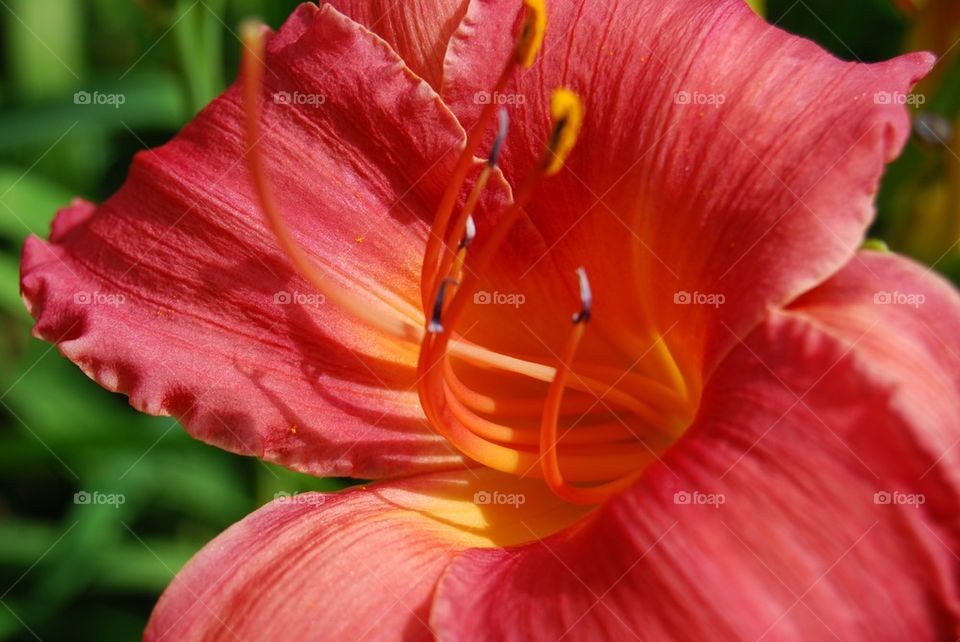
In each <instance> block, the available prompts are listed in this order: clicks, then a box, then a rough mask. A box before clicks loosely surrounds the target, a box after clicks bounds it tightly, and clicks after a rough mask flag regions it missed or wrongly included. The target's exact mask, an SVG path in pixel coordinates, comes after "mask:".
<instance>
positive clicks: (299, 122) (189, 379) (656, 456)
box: [22, 0, 960, 641]
mask: <svg viewBox="0 0 960 642" xmlns="http://www.w3.org/2000/svg"><path fill="white" fill-rule="evenodd" d="M548 9H549V10H548V11H547V12H546V13H545V12H544V9H543V6H542V4H541V3H539V2H534V1H533V0H527V1H526V2H521V0H470V1H468V0H437V1H436V2H413V3H407V4H405V5H404V7H403V10H402V11H401V10H397V8H396V7H395V4H394V3H393V2H392V1H389V0H336V1H335V2H331V3H324V4H323V5H322V6H320V7H317V6H315V5H310V4H305V5H303V6H301V7H300V8H299V9H297V10H296V12H295V13H294V14H293V15H292V16H291V17H290V18H289V19H288V21H287V22H286V24H285V25H284V26H283V27H282V28H281V29H280V30H279V31H278V32H276V33H268V32H266V31H265V30H259V29H255V28H249V29H247V30H246V32H245V34H244V35H245V42H246V46H247V51H246V55H245V65H244V71H243V73H242V75H241V76H242V77H241V80H240V81H239V82H238V83H237V84H236V85H234V86H233V87H231V88H230V89H229V90H228V91H227V92H226V93H225V94H224V95H223V96H221V97H220V98H218V99H217V100H216V101H214V102H213V103H212V104H211V105H210V106H209V107H207V108H206V109H205V110H204V111H203V112H202V113H201V114H200V115H198V116H197V118H196V119H195V120H194V121H193V122H192V123H190V124H189V125H188V126H187V127H186V128H185V129H184V130H183V131H182V132H181V133H180V134H179V135H178V136H177V137H176V138H175V139H174V140H173V141H171V142H170V143H168V144H167V145H165V146H163V147H161V148H159V149H157V150H152V151H149V152H143V153H140V154H138V156H137V157H136V158H135V160H134V162H133V165H132V167H131V170H130V175H129V177H128V179H127V181H126V183H125V184H124V186H123V187H122V188H121V189H120V191H119V192H118V193H117V194H115V195H114V196H113V197H111V198H110V199H109V200H108V201H106V202H105V203H103V204H102V205H99V206H97V205H94V204H92V203H88V202H84V201H77V202H75V203H74V204H73V205H72V206H71V207H69V208H67V209H64V210H62V211H61V212H60V213H59V214H58V216H57V218H56V220H55V221H54V223H53V229H52V232H51V235H50V240H49V241H48V242H45V241H42V240H40V239H36V238H31V239H30V240H29V241H28V242H27V245H26V247H25V249H24V256H23V266H22V289H23V294H24V299H25V301H26V303H27V306H28V307H29V309H30V311H31V313H32V314H33V315H34V317H35V318H36V321H37V323H36V328H35V332H36V334H37V336H39V337H41V338H43V339H45V340H47V341H50V342H53V343H56V345H57V346H58V347H59V349H60V350H61V352H62V353H63V354H64V355H66V356H67V357H68V358H69V359H71V360H72V361H74V362H75V363H76V364H77V365H78V366H80V367H81V368H82V369H83V370H84V372H86V373H87V374H88V375H89V376H90V377H92V378H93V379H95V380H96V381H98V382H99V383H100V384H101V385H103V386H104V387H106V388H108V389H110V390H113V391H117V392H121V393H124V394H126V395H128V396H129V398H130V402H131V404H132V405H133V406H134V407H136V408H138V409H139V410H142V411H144V412H148V413H152V414H167V415H172V416H175V417H177V418H178V419H179V420H180V421H181V422H182V423H183V425H184V426H185V427H186V429H187V430H188V431H189V432H190V433H191V434H192V435H194V436H195V437H197V438H198V439H201V440H204V441H206V442H208V443H212V444H215V445H217V446H220V447H222V448H225V449H228V450H230V451H233V452H237V453H242V454H247V455H254V456H257V457H260V458H263V459H265V460H268V461H272V462H276V463H279V464H282V465H285V466H288V467H291V468H294V469H297V470H301V471H304V472H308V473H311V474H314V475H318V476H330V475H346V476H353V477H358V478H368V479H377V480H382V481H378V482H377V483H375V484H372V485H369V486H364V487H357V488H352V489H348V490H346V491H343V492H341V493H336V494H317V493H314V494H307V495H301V496H296V497H293V498H283V499H280V500H277V501H274V502H272V503H270V504H268V505H267V506H265V507H263V508H262V509H260V510H258V511H257V512H256V513H254V514H252V515H250V516H248V517H247V518H246V519H244V520H243V521H241V522H240V523H238V524H236V525H234V526H233V527H231V528H230V529H228V530H227V531H226V532H224V533H223V534H221V535H220V536H219V537H218V538H217V539H216V540H214V541H213V542H211V543H210V544H209V545H208V546H207V547H205V548H204V549H203V550H202V551H201V552H200V553H198V554H197V556H196V557H195V558H194V559H193V560H192V561H191V562H190V563H189V564H188V565H187V566H186V567H185V568H184V569H183V570H182V571H181V573H180V574H179V575H178V576H177V577H176V579H175V580H174V581H173V582H172V584H171V585H170V587H169V588H168V589H167V591H166V592H165V593H164V595H163V597H162V598H161V599H160V602H159V603H158V605H157V607H156V609H155V611H154V614H153V616H152V619H151V621H150V624H149V626H148V629H147V631H146V634H145V635H146V639H148V640H152V641H159V640H201V639H203V640H212V639H224V640H230V639H239V640H315V639H335V640H341V639H343V640H346V639H353V640H355V639H430V638H432V637H436V638H439V639H444V640H485V639H489V640H513V639H516V640H540V639H544V640H556V639H575V640H581V639H583V640H596V639H632V638H634V637H635V638H638V639H648V640H666V639H683V640H686V639H691V640H693V639H697V640H701V639H711V640H740V639H752V640H760V639H766V640H829V639H834V638H837V639H842V640H848V639H852V640H866V639H870V640H902V639H915V640H935V639H944V638H947V637H950V638H954V637H956V636H957V635H958V634H960V629H958V617H960V601H958V595H960V587H958V579H960V575H958V572H957V571H958V563H957V560H958V557H957V555H958V536H960V532H958V526H960V525H958V518H957V498H958V490H960V479H958V470H960V466H958V458H960V449H957V448H956V447H955V446H956V444H957V443H958V440H960V396H958V394H957V393H958V387H960V333H958V330H960V299H958V296H957V293H956V292H955V291H954V290H953V289H952V288H951V287H950V286H949V285H948V284H946V283H945V282H944V281H942V280H941V279H940V278H938V277H936V276H934V275H933V274H932V273H931V272H930V271H929V270H925V269H924V268H922V267H920V266H918V265H915V264H913V263H911V262H910V261H908V260H906V259H903V258H900V257H897V256H894V255H891V254H884V253H878V252H871V251H860V250H858V248H859V247H860V245H861V244H862V242H863V239H864V234H865V231H866V229H867V227H868V225H869V223H870V221H871V218H872V216H873V213H874V210H873V199H874V195H875V192H876V189H877V185H878V181H879V179H880V176H881V174H882V172H883V167H884V164H885V163H887V162H889V161H890V160H892V159H893V158H894V157H895V156H896V155H897V154H898V153H899V151H900V149H901V148H902V146H903V144H904V141H905V139H906V137H907V135H908V132H909V129H910V126H909V120H908V117H907V112H906V110H905V109H904V108H903V106H902V104H901V101H898V100H885V99H883V97H884V96H900V95H905V94H906V92H909V91H910V88H911V87H912V85H913V84H914V83H915V82H916V81H917V80H918V79H919V78H920V77H922V76H923V74H925V73H926V72H927V71H928V70H929V69H930V67H931V65H932V58H931V57H930V56H928V55H925V54H914V55H908V56H904V57H901V58H898V59H896V60H893V61H890V62H886V63H882V64H875V65H864V64H853V63H846V62H842V61H839V60H837V59H835V58H833V57H832V56H830V55H829V54H827V53H825V52H824V51H823V50H821V49H820V48H819V47H817V46H816V45H814V44H812V43H810V42H807V41H805V40H802V39H800V38H796V37H793V36H790V35H788V34H786V33H783V32H782V31H779V30H777V29H776V28H774V27H771V26H769V25H767V24H766V23H765V22H764V21H763V20H761V19H760V18H759V17H757V16H756V15H755V14H754V13H753V12H752V11H750V9H749V8H748V7H747V5H746V4H745V3H743V2H742V1H741V0H678V1H676V2H658V1H656V0H635V1H633V2H629V3H628V2H613V3H606V2H596V3H591V2H587V1H586V0H557V1H556V2H552V3H550V5H549V8H548ZM500 107H503V108H504V110H505V113H506V114H507V116H508V117H509V133H505V132H506V131H507V129H506V125H507V117H505V116H498V109H499V108H500ZM551 123H552V124H551ZM494 125H497V126H496V127H495V126H494ZM493 130H496V131H493ZM491 147H493V148H495V151H493V152H491V151H490V148H491ZM488 154H489V160H487V161H486V162H485V160H483V159H482V157H483V156H485V155H488ZM571 314H573V315H574V316H573V322H572V323H571V316H570V315H571ZM588 322H589V323H588Z"/></svg>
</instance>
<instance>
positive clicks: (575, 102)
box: [241, 0, 694, 504]
mask: <svg viewBox="0 0 960 642" xmlns="http://www.w3.org/2000/svg"><path fill="white" fill-rule="evenodd" d="M524 11H525V13H524V18H523V22H522V26H521V29H520V33H519V35H518V36H517V39H516V43H515V46H514V49H513V52H512V53H511V55H510V56H509V57H508V59H507V60H506V61H505V62H504V66H503V70H502V72H501V74H500V76H499V77H498V79H497V81H496V83H495V86H494V88H493V92H494V93H495V92H499V91H500V90H501V89H502V88H503V87H504V86H505V85H506V83H507V82H508V81H509V80H510V78H511V77H512V76H513V74H515V73H520V72H522V70H523V69H525V68H528V67H530V66H532V65H533V64H534V63H535V61H536V58H537V55H538V52H539V51H540V49H541V47H542V45H543V42H544V35H545V31H546V24H547V13H546V8H545V6H544V2H543V0H525V2H524ZM263 36H264V28H263V27H262V26H261V25H258V24H254V23H248V24H246V25H244V27H243V29H242V31H241V37H242V40H243V42H244V47H245V53H244V56H243V66H242V70H241V73H242V77H243V96H244V114H245V116H244V125H245V133H246V137H247V140H248V143H249V148H250V150H249V153H248V156H247V162H248V165H249V167H250V171H251V175H252V176H253V182H254V190H255V193H256V196H257V199H258V201H259V204H260V208H261V210H262V211H263V213H264V217H265V219H266V222H267V223H268V225H269V227H270V229H271V230H272V231H273V233H274V235H275V236H276V238H277V240H278V242H279V245H280V247H281V249H282V250H283V252H284V254H285V255H286V256H287V257H288V258H289V259H290V260H291V262H292V263H293V265H294V266H295V267H296V268H297V270H298V271H299V272H300V274H301V275H302V276H304V278H306V279H307V280H308V281H309V282H310V283H311V284H312V285H313V286H314V287H315V288H316V289H317V290H318V291H319V292H321V293H322V294H324V295H325V296H326V299H327V301H329V302H331V303H333V304H335V305H337V306H339V307H340V308H341V309H343V310H344V311H345V312H347V313H348V314H350V315H352V316H353V317H354V318H356V319H358V320H359V321H361V322H363V323H365V324H367V325H368V326H370V327H372V328H374V329H376V330H378V331H379V332H382V333H383V334H385V335H388V336H391V337H394V338H395V339H397V340H399V341H402V342H405V343H409V344H413V345H418V346H419V353H418V360H417V384H416V386H417V394H418V397H419V400H420V404H421V407H422V409H423V411H424V414H425V415H426V417H427V420H428V421H429V423H430V425H431V426H432V427H433V428H434V430H436V431H437V432H438V433H439V434H440V435H442V436H443V437H445V438H446V439H447V440H448V441H449V442H450V444H451V445H453V446H454V447H455V448H456V449H458V450H459V451H460V452H461V453H463V454H464V455H465V456H466V457H468V458H470V459H472V460H474V461H476V462H478V463H480V464H483V465H485V466H488V467H490V468H494V469H496V470H499V471H502V472H505V473H509V474H512V475H516V476H520V477H538V478H541V479H543V481H544V483H545V484H547V486H548V487H549V488H550V489H552V490H553V492H554V493H556V494H557V495H558V496H560V497H561V498H563V499H565V500H566V501H569V502H571V503H577V504H599V503H601V502H603V501H605V500H606V499H607V498H608V497H610V496H611V495H613V494H615V493H616V492H619V491H620V490H623V489H625V488H626V487H628V486H629V485H630V484H632V483H633V482H634V481H635V480H636V479H637V478H638V477H639V476H640V475H642V474H643V471H644V470H645V468H646V467H647V466H648V465H649V464H650V463H651V462H652V461H655V460H656V459H657V457H658V456H659V454H660V453H662V452H663V451H664V450H665V449H666V448H667V447H669V446H670V445H671V444H672V443H673V442H674V441H675V440H676V439H677V437H678V435H679V434H680V433H681V432H682V431H683V430H684V429H685V428H686V426H687V425H689V423H690V421H691V418H692V413H693V410H694V404H693V403H692V402H691V399H690V395H689V390H688V386H687V385H686V382H685V380H684V377H683V375H682V371H681V369H680V368H679V366H678V364H677V362H676V360H675V359H674V358H673V355H672V354H671V352H670V350H669V348H667V347H666V344H665V343H664V342H663V341H662V337H660V336H659V335H657V334H656V333H654V335H655V336H654V341H653V343H652V344H651V346H650V350H648V353H649V354H645V355H644V356H643V357H641V360H640V361H638V363H641V362H643V365H644V368H643V369H642V374H637V373H633V372H627V373H623V372H620V371H618V370H617V369H616V368H615V367H612V366H611V365H609V364H604V363H603V362H602V360H599V361H598V360H597V359H596V358H595V357H594V355H593V353H592V352H591V351H590V350H589V349H585V348H584V346H585V345H586V344H584V340H585V337H586V336H587V327H588V325H591V322H592V321H593V320H594V315H595V310H594V288H593V287H592V284H591V282H590V279H589V277H588V269H587V267H583V266H581V267H579V268H578V269H577V270H576V271H575V273H573V274H572V276H575V278H576V281H575V287H573V288H572V289H574V290H575V291H577V292H578V300H577V301H576V308H575V309H574V310H572V311H571V316H570V317H567V318H566V320H565V319H563V318H558V319H557V320H556V322H557V324H558V326H566V330H565V339H564V341H563V342H562V344H560V345H558V346H550V347H548V351H549V353H550V354H549V356H548V357H545V358H543V359H531V358H530V357H529V356H527V354H528V353H525V354H524V355H521V354H510V353H504V352H498V351H496V350H492V349H490V348H488V347H485V346H482V345H478V344H475V343H472V342H469V341H467V340H466V338H465V336H463V335H462V334H461V333H460V332H458V330H461V329H462V326H463V321H464V315H465V310H466V306H467V305H468V303H469V302H473V300H474V296H475V295H476V294H478V292H479V290H480V286H481V285H482V284H483V282H484V279H485V278H486V277H487V276H488V275H489V273H490V266H491V265H492V264H493V262H494V261H496V259H497V256H498V254H499V253H500V251H501V249H502V248H503V246H504V244H505V243H506V242H507V241H508V237H509V235H510V232H511V230H512V229H513V227H514V225H515V224H516V222H517V221H518V220H519V219H520V217H521V216H522V215H523V214H524V211H525V208H526V207H527V206H528V205H530V203H531V202H533V200H534V199H535V198H536V196H537V193H538V190H539V189H540V188H541V186H542V184H543V183H544V181H547V180H549V179H550V178H551V177H553V176H556V175H557V174H559V173H560V172H561V171H562V170H563V169H564V167H565V166H566V164H567V161H568V159H569V158H570V156H571V154H573V153H574V152H575V148H576V144H577V140H578V139H579V137H580V135H581V131H582V125H583V122H584V105H583V101H582V99H581V97H580V96H579V95H578V94H577V93H576V92H575V91H574V90H572V89H570V88H566V87H558V88H556V89H554V90H553V91H552V93H551V95H550V99H549V104H550V117H551V123H549V128H547V123H544V127H543V130H542V131H540V132H528V133H527V135H528V137H533V136H536V137H539V138H540V139H541V140H544V141H545V142H544V145H543V149H542V151H541V154H540V158H539V159H538V162H537V163H536V164H534V165H533V168H532V170H531V172H530V173H529V175H527V176H525V177H524V178H522V179H521V180H519V181H518V182H517V184H516V185H515V186H514V190H513V200H512V202H510V203H509V204H507V205H505V206H504V207H503V209H502V210H501V211H499V212H496V213H495V215H494V216H492V217H489V218H487V217H485V218H484V219H483V220H490V221H495V224H493V225H492V226H491V227H489V228H488V227H484V226H482V225H481V227H480V229H479V230H478V226H477V219H476V217H475V215H476V214H477V207H478V204H479V203H480V199H481V197H482V195H483V193H484V192H485V190H486V188H487V185H488V182H489V180H490V179H491V178H492V177H495V176H497V177H501V175H500V170H499V168H498V167H499V162H500V159H501V155H502V152H503V150H504V148H505V143H506V140H507V137H508V135H509V129H510V117H509V114H508V112H507V111H506V110H505V109H502V108H501V109H498V108H497V107H496V106H495V105H493V104H490V103H488V104H486V105H484V107H483V108H482V110H481V112H480V115H479V117H478V118H477V121H476V123H475V125H474V126H473V127H472V128H471V129H470V131H469V132H468V133H467V137H466V141H465V143H464V147H463V149H462V150H461V153H460V156H459V157H458V159H457V161H456V164H455V166H454V167H453V170H452V173H451V176H450V181H449V183H448V184H447V186H446V188H445V190H444V192H443V193H442V195H441V197H440V198H439V200H438V202H437V209H436V212H435V215H434V219H433V223H432V226H431V229H430V233H429V234H428V235H427V239H428V240H427V243H426V246H425V249H424V255H423V263H422V267H421V273H420V292H421V306H422V310H423V311H424V317H423V319H422V322H420V323H418V322H417V320H415V319H410V318H406V317H403V316H399V315H397V316H390V315H383V314H381V313H379V312H376V311H373V310H371V309H370V307H369V306H366V305H364V304H363V303H362V302H360V301H358V300H357V298H356V296H354V295H353V294H352V293H350V292H348V291H347V290H345V289H343V288H342V287H340V286H339V285H337V284H336V283H335V282H334V281H332V280H330V279H326V278H324V275H323V274H322V273H321V271H320V270H319V269H318V267H317V266H316V265H314V263H313V262H312V259H311V258H310V257H309V255H308V254H307V252H306V251H305V250H304V249H303V248H302V247H301V246H300V245H299V244H298V243H297V241H296V240H295V239H294V236H293V235H292V234H291V232H290V230H289V229H288V228H287V225H286V223H285V221H284V218H283V216H282V213H281V212H280V210H279V208H278V207H277V205H276V201H275V198H274V194H273V188H272V185H271V182H270V180H269V177H268V175H267V171H266V167H265V163H264V160H263V158H262V156H261V153H260V150H259V146H258V141H259V140H260V138H261V137H262V132H261V127H260V123H259V117H260V108H261V105H260V101H261V100H262V98H261V96H260V93H261V92H260V89H261V84H262V79H263V73H264V66H263V62H262V60H263V58H264V55H263V54H264V51H263V49H264V40H263ZM494 119H495V120H496V123H495V124H494ZM491 127H494V128H495V134H494V136H493V142H492V144H491V146H490V149H489V152H488V154H487V157H486V162H484V163H483V164H482V166H481V167H480V170H479V174H478V175H477V176H476V178H475V179H473V183H472V185H471V186H470V189H469V191H467V190H466V187H465V186H466V184H467V180H468V177H469V175H470V174H471V170H473V169H474V167H475V159H476V157H477V153H478V151H479V149H480V146H481V144H482V142H483V140H484V139H485V138H486V136H487V135H488V129H490V128H491ZM464 192H466V194H467V195H466V198H465V199H462V198H461V197H462V194H463V193H464ZM461 200H462V206H460V207H458V205H459V204H460V203H461ZM482 222H483V221H481V223H482ZM481 232H482V233H481ZM468 258H469V261H468ZM601 293H602V291H601ZM598 303H600V302H598ZM571 307H573V306H571ZM600 317H602V315H600ZM600 317H598V318H600ZM587 342H588V343H589V340H587ZM537 352H538V350H536V349H533V350H531V351H530V352H529V353H533V354H535V353H537ZM647 362H652V363H647ZM655 373H668V374H670V375H671V376H669V377H667V376H658V375H656V374H655ZM487 384H490V385H487ZM518 390H522V391H524V395H525V396H521V394H520V393H518V392H517V391H518ZM530 391H533V392H530Z"/></svg>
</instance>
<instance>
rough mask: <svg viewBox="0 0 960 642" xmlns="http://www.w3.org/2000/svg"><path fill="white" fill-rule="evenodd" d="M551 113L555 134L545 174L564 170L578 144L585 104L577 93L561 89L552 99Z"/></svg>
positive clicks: (551, 138)
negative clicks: (565, 163)
mask: <svg viewBox="0 0 960 642" xmlns="http://www.w3.org/2000/svg"><path fill="white" fill-rule="evenodd" d="M550 113H551V115H552V116H553V133H552V134H550V145H549V147H548V148H547V153H546V155H545V156H544V158H543V173H544V174H546V175H547V176H551V175H553V174H556V173H557V172H559V171H560V170H561V169H562V168H563V164H564V162H566V160H567V156H569V155H570V151H571V150H572V149H573V146H574V145H576V144H577V136H579V135H580V127H581V126H582V125H583V103H582V102H581V101H580V96H578V95H577V94H576V93H574V92H572V91H570V90H569V89H565V88H563V87H560V88H558V89H554V90H553V95H552V96H551V97H550Z"/></svg>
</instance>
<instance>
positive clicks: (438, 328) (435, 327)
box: [427, 278, 457, 334]
mask: <svg viewBox="0 0 960 642" xmlns="http://www.w3.org/2000/svg"><path fill="white" fill-rule="evenodd" d="M456 284H457V282H456V281H455V280H453V279H450V278H447V279H444V280H443V281H441V282H440V289H439V290H438V291H437V299H436V301H434V304H433V316H432V317H431V318H430V325H428V326H427V332H430V333H431V334H440V333H441V332H443V324H442V323H441V317H442V316H443V299H444V296H445V295H446V292H447V287H448V286H450V285H456Z"/></svg>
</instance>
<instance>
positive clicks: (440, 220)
mask: <svg viewBox="0 0 960 642" xmlns="http://www.w3.org/2000/svg"><path fill="white" fill-rule="evenodd" d="M543 1H544V0H524V4H525V6H526V13H525V16H524V27H523V29H522V31H521V33H520V37H519V38H518V40H517V46H516V48H515V49H514V54H513V55H512V56H510V58H509V59H508V60H507V62H506V64H505V65H504V67H503V71H502V72H501V73H500V77H499V78H498V79H497V82H496V84H495V85H494V86H493V90H492V91H491V92H490V95H491V96H494V95H496V94H498V93H500V92H501V91H502V90H503V88H504V87H505V86H506V84H507V81H508V80H509V79H510V75H511V74H512V72H513V69H514V67H516V66H517V65H521V66H523V67H529V66H530V65H532V64H533V62H534V60H536V56H537V52H538V51H539V50H540V46H541V45H542V44H543V37H544V33H545V32H546V28H547V14H546V10H545V8H544V4H543ZM495 102H496V101H494V100H489V101H487V103H486V104H485V105H484V106H483V109H481V110H480V115H479V116H478V117H477V122H476V123H475V124H474V126H473V128H472V129H471V130H470V133H469V134H468V135H467V142H466V145H465V146H464V148H463V151H462V152H461V153H460V157H459V159H458V160H457V165H456V167H455V168H454V170H453V175H452V176H451V178H450V183H448V184H447V188H446V190H445V191H444V193H443V196H442V197H441V199H440V203H439V205H438V206H437V213H436V215H435V216H434V219H433V226H432V227H431V230H430V235H429V236H428V237H427V247H426V249H425V250H424V254H423V265H422V266H421V269H420V291H421V292H422V293H423V297H424V298H423V308H424V310H426V309H427V306H428V304H429V297H430V295H431V293H433V291H434V280H435V278H436V277H437V275H438V274H439V275H440V276H441V277H442V276H443V275H444V273H443V272H442V271H440V272H438V267H439V266H438V263H437V261H438V259H439V256H440V245H441V244H442V243H443V242H444V240H445V239H446V236H447V226H448V225H449V224H450V216H451V215H452V214H453V208H454V206H455V205H456V202H457V196H458V195H459V194H460V188H461V187H462V186H463V183H464V181H465V180H466V179H467V174H468V173H469V171H470V167H471V166H472V164H473V158H474V155H475V154H476V152H477V148H479V147H480V143H481V141H482V140H483V135H484V133H485V132H486V130H487V127H488V126H489V124H490V120H491V119H492V118H493V113H494V108H495V107H496V105H495ZM503 128H504V125H503V121H501V123H500V129H501V131H502V130H503ZM499 138H500V137H499V136H498V139H499ZM501 144H502V139H501ZM495 147H496V152H497V154H498V155H499V146H495ZM491 156H493V155H491ZM495 160H496V159H495V158H494V161H495ZM488 167H489V165H488Z"/></svg>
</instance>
